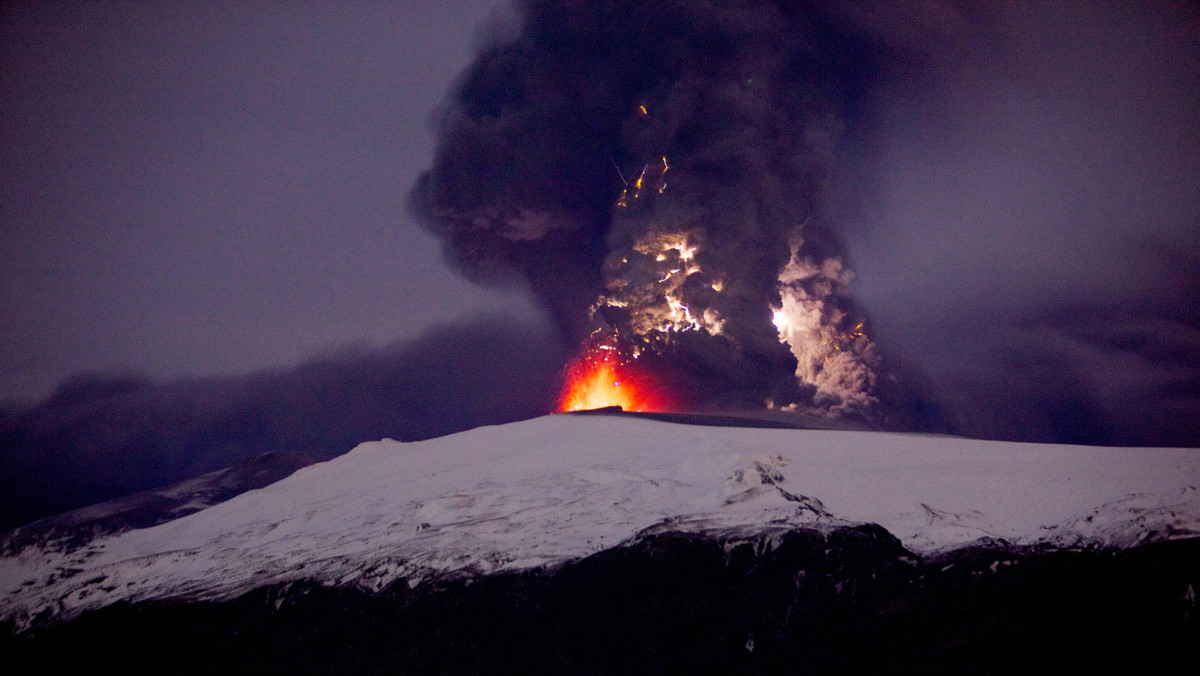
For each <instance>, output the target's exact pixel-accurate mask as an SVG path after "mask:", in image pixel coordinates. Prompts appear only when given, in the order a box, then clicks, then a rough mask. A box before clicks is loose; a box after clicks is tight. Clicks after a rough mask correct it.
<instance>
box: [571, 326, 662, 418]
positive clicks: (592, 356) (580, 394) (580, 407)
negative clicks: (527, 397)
mask: <svg viewBox="0 0 1200 676" xmlns="http://www.w3.org/2000/svg"><path fill="white" fill-rule="evenodd" d="M652 382H653V381H652V379H651V378H649V377H648V376H647V374H644V373H639V369H637V367H636V366H635V365H634V364H631V363H630V360H629V359H626V358H624V357H623V356H622V355H621V353H620V352H619V351H618V349H617V348H616V347H615V346H614V345H612V344H611V343H591V344H588V345H586V347H585V349H584V350H583V352H582V353H581V354H580V355H579V356H578V357H576V359H575V361H573V362H572V363H571V365H570V366H569V367H568V368H567V377H566V382H565V383H564V384H563V390H562V395H561V396H560V397H559V404H558V410H559V411H564V412H565V411H584V410H588V409H593V408H604V407H605V406H620V407H621V408H622V409H624V410H626V411H663V410H669V408H670V406H669V405H667V403H666V401H665V399H664V398H663V396H662V395H661V393H660V392H659V390H661V388H660V387H655V386H653V385H652V384H651V383H652Z"/></svg>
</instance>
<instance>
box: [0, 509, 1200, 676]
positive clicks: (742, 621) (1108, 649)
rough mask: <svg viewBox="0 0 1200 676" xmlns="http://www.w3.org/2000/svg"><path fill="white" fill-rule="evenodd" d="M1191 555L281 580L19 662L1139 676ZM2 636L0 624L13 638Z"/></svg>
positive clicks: (163, 606) (1187, 595) (1023, 551)
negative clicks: (323, 582) (1119, 672)
mask: <svg viewBox="0 0 1200 676" xmlns="http://www.w3.org/2000/svg"><path fill="white" fill-rule="evenodd" d="M1197 584H1200V539H1190V540H1178V541H1172V542H1164V543H1159V544H1154V545H1148V546H1144V547H1140V548H1136V549H1131V550H1124V551H1118V552H1112V551H1094V550H1086V551H1085V550H1077V551H1061V550H1059V551H1043V550H1038V549H1032V548H1015V547H1012V546H1009V545H1007V544H1006V543H1003V542H992V543H981V544H980V545H979V546H975V547H969V548H965V549H961V550H958V551H956V552H951V553H948V554H944V555H940V556H937V557H930V558H927V559H924V560H922V559H920V558H919V557H917V556H915V555H913V554H911V553H910V552H907V551H905V550H904V549H903V547H901V545H900V543H899V541H898V540H896V538H894V537H892V536H891V535H890V534H889V533H888V532H887V531H885V530H883V529H882V528H880V527H878V526H871V525H866V526H858V527H847V528H841V529H836V530H833V531H831V532H822V531H818V530H805V529H791V530H784V529H779V530H771V529H766V530H764V531H763V532H762V533H760V534H757V535H755V536H753V537H744V536H741V535H735V534H731V533H725V534H722V533H719V532H717V533H708V534H705V535H697V534H691V533H679V532H667V533H659V534H655V535H646V536H642V537H639V538H635V539H633V540H632V541H630V542H627V543H625V544H624V545H622V546H619V547H615V548H612V549H609V550H605V551H602V552H599V553H597V554H595V555H593V556H590V557H587V558H585V559H582V560H580V561H577V562H573V563H570V564H567V565H565V566H562V567H560V568H558V569H554V570H532V571H527V572H522V573H514V574H504V575H495V576H489V577H483V578H477V579H473V580H465V579H458V580H442V581H436V582H429V583H425V584H421V585H419V586H417V587H416V588H413V589H410V588H408V587H407V586H406V585H404V584H399V585H395V586H393V587H390V588H388V589H385V590H383V591H382V592H380V593H369V592H367V591H364V590H361V589H357V588H329V587H320V586H315V585H309V584H303V583H297V584H288V585H280V586H273V587H269V588H263V589H258V590H256V591H253V592H251V593H248V594H245V595H243V596H241V597H239V598H237V599H234V600H232V601H227V602H202V603H181V602H155V603H141V604H132V605H131V604H120V605H117V606H112V607H109V608H105V609H103V610H99V611H94V612H90V613H86V614H84V615H83V616H81V617H80V618H78V619H76V620H74V621H71V622H68V623H65V624H62V625H57V626H54V627H51V628H49V629H45V630H41V631H38V632H35V633H33V634H30V635H21V636H16V637H14V636H11V632H10V631H8V632H0V652H3V654H5V655H6V656H8V657H7V658H6V661H7V662H9V663H12V664H14V665H16V666H18V667H36V668H38V669H49V670H59V669H63V668H68V667H74V666H77V665H76V664H69V663H70V662H79V663H81V665H86V667H87V668H89V669H99V668H101V667H104V666H108V667H115V668H119V669H121V671H122V672H123V673H129V672H133V673H149V672H154V673H164V672H173V673H217V672H221V673H228V672H231V671H232V672H234V673H241V672H249V671H257V670H264V671H266V672H270V673H338V674H347V673H398V674H406V673H444V674H459V673H461V674H478V673H491V674H508V673H511V674H531V673H532V674H539V673H547V674H548V673H554V674H609V673H713V674H828V673H882V672H888V673H948V672H956V673H957V672H962V671H971V672H978V673H1018V672H1020V673H1028V672H1030V671H1033V672H1051V671H1064V670H1065V671H1071V672H1080V671H1087V670H1089V669H1099V668H1100V667H1102V666H1103V667H1106V668H1109V669H1111V668H1113V667H1114V666H1115V667H1121V666H1125V667H1137V668H1139V670H1141V669H1153V668H1155V667H1165V666H1167V664H1169V663H1171V664H1174V663H1179V662H1182V663H1184V664H1188V663H1191V664H1194V663H1195V660H1196V658H1197V657H1200V654H1198V653H1200V623H1198V622H1197V618H1196V616H1197V613H1196V609H1195V587H1196V586H1197ZM10 629H11V628H10Z"/></svg>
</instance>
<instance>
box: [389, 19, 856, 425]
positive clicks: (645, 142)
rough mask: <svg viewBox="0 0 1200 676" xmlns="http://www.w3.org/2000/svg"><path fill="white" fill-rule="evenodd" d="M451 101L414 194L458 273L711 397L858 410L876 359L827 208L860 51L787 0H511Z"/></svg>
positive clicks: (702, 397) (712, 400) (706, 399)
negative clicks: (523, 292) (614, 340)
mask: <svg viewBox="0 0 1200 676" xmlns="http://www.w3.org/2000/svg"><path fill="white" fill-rule="evenodd" d="M520 11H521V17H522V21H523V23H522V27H521V31H520V34H519V36H518V37H516V38H515V40H513V41H512V42H504V43H500V44H494V45H492V46H490V47H488V48H487V49H486V50H485V51H484V52H483V53H482V54H480V55H479V57H478V58H477V60H476V62H475V63H474V65H473V66H471V68H470V69H469V70H468V71H467V72H466V73H465V75H464V76H463V78H462V80H461V82H460V83H459V85H458V87H457V88H456V90H455V91H454V93H453V94H452V96H451V97H450V100H449V101H448V102H447V103H446V105H445V107H444V109H443V111H442V113H441V118H440V120H439V124H440V131H441V141H440V145H439V148H438V151H437V155H436V158H435V160H434V165H433V167H432V168H430V169H429V171H427V172H425V173H424V174H423V175H422V176H421V178H420V179H419V180H418V182H417V184H416V186H415V187H414V188H413V192H412V203H413V206H414V209H415V211H416V212H417V214H418V217H419V218H420V220H421V222H422V223H423V224H424V226H425V227H426V228H428V229H429V230H430V231H432V232H434V233H436V234H437V235H439V236H440V237H441V238H442V239H443V240H444V242H445V245H446V250H447V252H448V254H449V255H450V257H451V258H452V259H453V260H454V262H455V263H456V264H457V266H458V268H459V269H460V270H461V271H462V272H463V273H465V274H466V275H467V276H468V277H470V278H472V279H475V280H477V281H481V282H493V281H503V280H504V279H506V278H510V277H521V278H524V279H525V280H527V281H528V283H529V285H530V286H531V288H532V289H533V290H534V291H535V292H536V293H538V294H539V295H540V296H541V297H542V298H543V299H544V300H545V302H546V303H547V305H548V306H549V307H550V309H551V310H552V312H554V313H555V315H556V316H557V318H558V320H559V321H560V323H561V325H562V326H563V327H564V329H565V330H566V331H567V332H568V334H569V335H570V336H572V337H574V338H575V339H582V338H583V337H584V336H586V335H587V331H588V330H589V328H590V327H591V326H592V325H594V323H595V322H596V321H597V320H598V319H602V320H603V321H604V322H605V323H607V324H608V326H609V327H610V328H611V329H612V330H614V331H615V332H616V334H617V337H618V342H619V345H621V349H622V350H624V351H627V352H629V353H630V355H631V356H635V357H637V358H641V359H644V360H646V361H648V362H653V363H656V364H658V365H660V366H661V367H662V368H664V369H665V370H667V371H670V372H673V373H677V374H679V377H681V378H684V379H687V380H688V381H689V382H688V387H689V388H693V389H695V390H696V391H697V392H699V397H698V398H699V403H702V404H710V405H755V406H763V405H768V404H770V405H776V406H780V407H789V406H791V407H798V408H801V409H812V408H816V409H818V410H821V411H823V412H825V413H827V414H830V415H856V416H870V415H871V412H872V409H873V407H874V406H875V405H876V404H877V403H878V400H877V398H876V395H875V393H874V388H875V381H876V373H877V370H878V366H879V364H878V361H879V360H878V358H877V357H876V356H875V351H874V346H873V345H872V343H871V342H870V340H869V339H868V338H867V337H866V335H865V333H864V329H863V327H862V318H861V314H860V313H856V312H855V311H854V310H853V307H852V303H851V301H850V299H849V298H848V296H847V291H846V283H847V281H848V280H849V276H850V275H849V272H848V271H847V270H845V269H844V268H843V266H842V255H841V245H840V243H839V241H838V239H837V238H836V237H835V236H834V234H833V232H832V227H831V225H830V224H829V223H828V222H827V214H826V213H825V212H826V210H825V208H824V204H823V202H824V197H823V195H824V194H825V191H826V181H827V172H828V166H829V163H830V158H831V155H832V152H833V148H834V146H835V144H836V142H837V139H838V137H839V134H840V130H841V127H842V121H841V120H842V117H843V116H842V112H843V111H842V107H843V106H844V105H845V93H846V92H847V91H851V90H853V88H854V84H855V81H856V78H860V77H861V69H862V68H863V65H862V61H861V56H862V50H860V49H856V48H855V45H854V43H853V40H852V39H851V38H850V37H848V36H846V35H843V34H841V33H839V32H838V31H836V30H835V29H833V28H831V27H830V25H828V24H827V23H826V22H823V21H822V20H821V18H820V16H819V14H818V13H814V12H813V11H812V10H811V8H809V7H806V3H798V2H793V1H786V2H784V1H780V2H770V1H766V0H763V1H758V2H755V1H749V0H745V1H741V2H702V1H697V0H680V1H677V2H673V1H669V0H668V1H662V0H659V1H655V2H637V1H634V0H629V1H626V2H595V1H593V0H579V1H577V2H562V1H558V0H556V1H554V2H543V1H536V0H529V1H527V2H524V3H522V4H521V7H520Z"/></svg>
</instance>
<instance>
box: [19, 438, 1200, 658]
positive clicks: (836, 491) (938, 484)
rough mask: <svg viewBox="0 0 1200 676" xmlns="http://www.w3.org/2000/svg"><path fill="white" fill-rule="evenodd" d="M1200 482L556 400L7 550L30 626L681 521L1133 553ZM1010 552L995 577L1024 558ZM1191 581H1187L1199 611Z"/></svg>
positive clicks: (780, 536) (1177, 463) (397, 584)
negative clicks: (530, 411) (168, 511)
mask: <svg viewBox="0 0 1200 676" xmlns="http://www.w3.org/2000/svg"><path fill="white" fill-rule="evenodd" d="M1198 486H1200V453H1198V452H1197V451H1196V450H1193V449H1177V448H1137V449H1131V448H1097V447H1082V446H1053V445H1039V444H1014V443H1004V442H989V441H978V440H969V439H961V438H953V437H939V436H921V435H904V434H892V433H879V432H865V431H840V430H839V431H835V430H796V429H763V428H745V427H732V426H724V427H715V426H706V425H691V424H675V423H670V422H662V421H657V420H651V419H645V418H639V417H637V416H633V415H592V416H579V415H553V416H547V417H543V418H538V419H534V420H529V421H525V422H520V423H514V424H509V425H504V426H499V427H486V428H479V429H475V430H471V431H468V432H463V433H460V434H455V435H451V436H447V437H442V438H437V439H431V440H428V441H421V442H415V443H399V442H395V441H390V440H385V441H379V442H373V443H366V444H362V445H360V446H359V447H357V448H355V449H354V450H353V451H351V452H350V453H348V454H346V455H344V456H341V457H338V458H335V459H333V460H330V461H327V462H323V463H319V464H315V465H312V466H309V467H306V468H304V469H301V470H299V471H297V472H296V473H295V474H293V475H291V476H289V477H288V478H286V479H283V480H281V481H279V482H277V483H274V484H271V485H269V486H266V487H264V488H261V489H258V490H252V491H249V492H246V493H244V494H241V495H239V496H237V497H235V498H233V499H230V500H228V501H226V502H222V503H221V504H217V505H214V506H211V507H208V508H206V509H203V510H201V511H199V512H196V513H193V514H190V515H187V516H184V517H182V518H178V519H174V520H171V521H168V522H166V523H162V524H159V525H156V526H153V527H148V528H140V529H136V530H130V531H127V532H120V533H115V534H109V535H102V536H100V537H97V538H96V539H94V540H92V541H90V542H87V543H86V544H83V545H82V546H79V545H78V544H74V545H71V546H67V545H68V544H70V543H68V542H65V541H63V540H61V539H57V540H56V539H54V538H53V537H50V538H49V539H42V540H38V541H31V542H27V543H26V544H25V546H23V547H22V548H18V550H17V551H11V552H9V553H8V554H7V555H6V556H4V557H3V558H0V621H3V622H5V623H7V624H8V626H9V627H10V630H11V631H13V632H15V633H17V634H21V633H25V632H29V630H31V629H33V630H37V629H39V628H42V627H49V626H52V625H55V624H57V623H61V622H63V621H67V620H71V619H72V618H75V617H78V616H80V615H81V614H84V613H86V612H88V611H95V610H97V609H101V608H104V607H106V606H110V605H113V604H122V605H124V604H129V603H133V604H138V603H146V602H152V601H153V602H163V601H168V602H184V601H186V602H197V601H203V602H224V601H229V600H232V599H236V598H238V597H241V596H243V595H245V594H247V593H248V592H252V591H253V590H258V589H264V588H270V589H272V590H273V591H272V592H271V598H272V599H273V601H272V603H274V604H275V608H276V609H278V607H279V605H280V604H281V603H283V601H282V600H281V599H283V598H285V597H286V594H287V590H288V589H290V588H293V587H294V588H295V589H305V590H311V589H317V588H324V589H354V590H356V593H357V592H363V593H365V594H376V593H380V592H383V591H386V590H416V589H423V588H432V587H437V586H438V585H443V586H444V585H447V584H455V583H462V582H464V581H471V580H482V579H485V578H497V577H503V576H504V575H511V574H524V572H527V571H534V572H536V573H537V574H538V575H552V574H553V573H554V571H556V570H560V569H563V567H564V566H571V565H575V564H577V563H578V562H581V561H585V560H590V559H589V558H588V557H593V558H594V557H596V556H598V555H608V554H605V553H606V552H613V551H620V550H621V549H622V548H629V547H631V546H635V545H637V544H638V543H641V544H643V545H644V544H645V543H646V542H648V541H655V542H658V541H659V540H658V539H660V538H663V537H667V538H684V539H686V540H688V541H702V542H703V541H707V542H717V543H721V547H723V551H725V552H726V555H730V552H732V551H734V550H736V549H737V547H738V543H749V544H750V545H751V548H752V549H753V551H754V556H756V557H760V558H761V557H764V556H768V555H770V554H771V552H772V551H774V550H779V549H780V548H781V547H783V545H784V544H785V543H786V542H788V541H789V538H791V537H794V536H795V534H797V533H808V534H816V535H815V536H817V537H825V538H826V541H829V542H831V540H829V537H830V534H845V533H872V535H871V537H872V538H875V537H876V534H879V533H881V534H879V537H883V538H884V539H888V536H887V534H886V533H882V531H871V530H869V529H870V528H874V526H871V527H866V526H864V524H876V525H877V526H881V527H882V529H886V532H887V533H890V534H892V535H894V536H895V538H898V541H899V542H898V544H899V545H902V547H903V549H900V548H899V547H896V548H895V551H896V552H898V553H896V554H894V555H889V556H892V558H893V559H895V560H896V561H901V562H904V563H905V565H911V566H914V567H915V566H918V564H919V563H920V562H923V561H945V560H949V559H947V558H946V557H947V556H948V555H950V554H952V553H954V552H967V551H976V552H977V551H980V550H981V549H983V550H987V549H989V548H991V549H995V548H996V547H998V546H999V547H1002V548H1004V549H1005V550H1006V551H1015V550H1017V549H1023V551H1056V550H1079V549H1084V550H1088V551H1118V550H1124V549H1129V548H1134V547H1145V546H1148V545H1151V544H1153V543H1161V542H1168V541H1172V540H1188V539H1192V538H1197V537H1200V493H1198V492H1197V487H1198ZM856 528H858V529H859V530H855V529H856ZM861 528H868V530H866V531H863V530H861ZM822 534H823V535H822ZM997 543H999V544H997ZM831 547H832V545H826V546H825V555H826V556H829V555H830V554H829V552H830V551H831ZM987 556H990V555H987ZM939 557H941V558H939ZM994 558H995V561H991V560H988V561H984V564H985V567H986V568H990V569H991V571H992V572H995V570H996V569H997V566H1000V565H1006V566H1007V565H1009V564H1010V563H1012V561H1011V560H1009V559H1011V558H1013V557H1007V558H1006V557H1005V556H996V557H994ZM947 565H949V566H951V567H952V566H953V565H954V564H953V563H950V564H947ZM789 574H790V573H789ZM875 575H876V574H875V573H874V572H872V573H871V577H875ZM1196 583H1200V575H1198V576H1197V579H1196ZM839 584H840V583H839ZM839 589H840V587H839ZM1190 589H1192V587H1188V588H1187V589H1180V590H1178V592H1179V595H1180V598H1181V599H1184V600H1183V601H1181V603H1184V604H1185V605H1186V603H1187V601H1186V594H1187V592H1188V590H1190ZM1192 594H1193V596H1192V598H1193V605H1194V591H1192ZM751 643H753V642H751Z"/></svg>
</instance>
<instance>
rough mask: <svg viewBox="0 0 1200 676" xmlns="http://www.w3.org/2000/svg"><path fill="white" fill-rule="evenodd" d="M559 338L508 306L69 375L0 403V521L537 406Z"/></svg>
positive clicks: (504, 418)
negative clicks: (367, 333)
mask: <svg viewBox="0 0 1200 676" xmlns="http://www.w3.org/2000/svg"><path fill="white" fill-rule="evenodd" d="M565 357H566V351H565V349H564V346H563V345H562V342H561V340H560V339H559V338H558V336H557V335H556V332H555V331H553V330H552V329H549V328H548V327H546V326H545V325H541V324H538V323H536V322H527V321H522V322H515V321H514V320H513V319H512V318H511V317H505V318H504V319H503V320H501V319H496V318H485V319H477V320H475V321H472V322H470V323H465V324H460V325H448V326H443V327H440V328H438V329H434V330H431V331H429V332H428V333H426V334H425V335H424V336H422V337H421V338H420V339H418V340H415V341H412V342H410V343H406V344H399V345H394V346H391V347H388V348H375V349H370V350H361V351H355V352H346V353H342V354H338V355H333V356H330V357H327V358H324V359H319V360H314V361H311V362H309V363H307V364H304V365H302V366H298V367H294V368H290V369H281V370H276V371H268V372H262V373H257V374H252V375H247V376H241V377H236V378H219V379H218V378H212V379H193V380H183V381H176V382H167V383H157V382H152V381H149V380H146V379H143V378H139V377H137V376H118V375H112V374H108V375H104V374H99V375H80V376H76V377H75V378H73V379H70V380H68V381H66V382H64V383H63V384H62V385H61V386H60V387H59V389H58V391H57V392H56V393H55V394H54V395H53V396H52V397H50V398H49V399H47V400H46V401H44V402H42V403H40V404H39V405H37V406H35V407H33V408H30V409H25V410H10V411H7V412H4V413H3V414H0V449H2V450H3V454H2V455H0V485H3V486H4V487H5V488H4V490H3V491H2V492H0V530H5V529H7V528H11V527H13V526H17V525H20V524H23V523H26V522H28V521H31V520H33V519H36V518H39V517H42V516H47V515H50V514H57V513H60V512H63V511H66V510H69V509H74V508H76V507H81V506H85V505H89V504H93V503H95V502H100V501H103V500H108V499H111V498H115V497H119V496H123V495H127V494H129V493H135V492H138V491H142V490H147V489H150V488H154V487H157V486H161V485H164V484H169V483H172V482H175V481H180V480H182V479H185V478H188V477H192V476H196V475H199V474H203V473H205V472H210V471H213V470H216V469H221V468H224V467H228V466H230V465H233V464H236V463H238V462H240V461H242V460H245V459H247V458H250V457H253V456H256V455H259V454H261V453H266V452H271V451H294V452H300V453H304V454H311V455H313V456H316V457H319V458H321V459H327V458H331V457H334V456H337V455H340V454H342V453H345V452H347V451H349V450H350V449H352V448H353V447H354V446H356V445H357V444H359V443H360V442H363V441H373V440H377V439H382V438H392V439H397V440H400V441H415V440H419V439H427V438H431V437H436V436H442V435H445V434H450V433H453V432H459V431H462V430H466V429H471V428H474V427H478V426H480V425H494V424H500V423H506V422H513V421H515V420H523V419H526V418H531V417H534V416H538V415H542V414H544V413H545V412H546V411H548V410H550V408H551V407H552V405H553V401H554V396H555V394H556V390H557V386H558V382H559V370H560V368H561V365H562V363H563V360H564V359H565Z"/></svg>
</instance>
